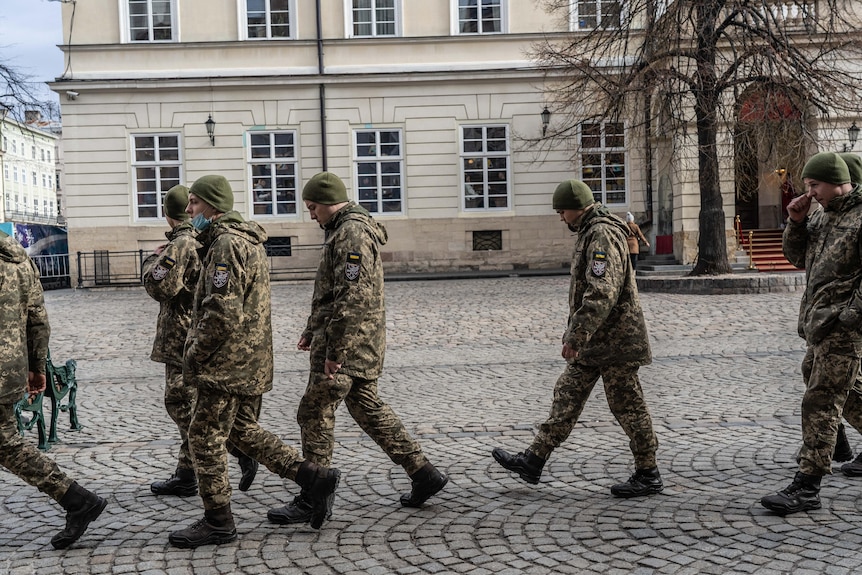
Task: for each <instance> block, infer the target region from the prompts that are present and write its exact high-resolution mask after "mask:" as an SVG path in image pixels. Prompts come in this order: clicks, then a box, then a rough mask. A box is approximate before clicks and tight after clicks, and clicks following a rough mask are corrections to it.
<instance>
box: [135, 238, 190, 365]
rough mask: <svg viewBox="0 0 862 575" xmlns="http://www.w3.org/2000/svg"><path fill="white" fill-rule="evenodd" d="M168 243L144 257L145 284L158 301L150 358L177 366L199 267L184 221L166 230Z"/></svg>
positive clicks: (181, 356)
mask: <svg viewBox="0 0 862 575" xmlns="http://www.w3.org/2000/svg"><path fill="white" fill-rule="evenodd" d="M165 236H166V237H167V238H168V243H167V245H165V247H164V249H163V250H162V253H161V254H159V255H156V254H150V256H149V257H147V259H145V260H144V265H143V268H144V287H145V288H146V290H147V293H148V294H150V297H152V298H153V299H154V300H156V301H157V302H159V319H158V320H157V321H156V339H155V340H154V341H153V352H152V353H151V354H150V359H152V360H153V361H158V362H161V363H167V364H170V365H175V366H177V367H180V366H182V365H183V346H184V345H185V343H186V334H188V331H189V325H190V324H191V321H192V308H193V307H194V302H195V287H196V286H197V283H198V276H199V275H200V271H201V262H200V259H199V258H198V251H197V249H198V246H199V244H198V242H197V240H195V229H194V228H193V227H192V225H191V224H190V223H189V222H183V223H182V224H180V225H178V226H177V227H175V228H174V229H172V230H170V231H168V232H165Z"/></svg>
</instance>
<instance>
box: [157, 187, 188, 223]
mask: <svg viewBox="0 0 862 575" xmlns="http://www.w3.org/2000/svg"><path fill="white" fill-rule="evenodd" d="M188 205H189V189H188V188H187V187H185V186H183V185H176V186H174V187H173V188H171V189H170V190H168V193H167V194H165V201H164V204H163V205H162V208H164V213H165V215H166V216H167V217H169V218H171V219H173V220H187V219H189V215H188V214H187V213H186V206H188Z"/></svg>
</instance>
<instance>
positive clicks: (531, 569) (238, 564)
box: [0, 276, 862, 575]
mask: <svg viewBox="0 0 862 575" xmlns="http://www.w3.org/2000/svg"><path fill="white" fill-rule="evenodd" d="M311 288H312V286H311V284H310V283H306V282H301V283H278V284H274V285H273V315H274V318H273V324H274V327H275V329H276V330H277V333H276V337H275V352H276V357H275V367H276V381H275V389H274V390H273V391H272V392H271V393H269V394H268V395H267V396H266V397H265V399H264V409H263V414H262V416H261V422H262V423H263V425H264V426H265V427H268V428H269V429H271V430H272V431H275V432H276V433H278V434H280V435H281V436H282V437H283V438H284V439H285V440H286V441H287V442H289V443H291V444H293V445H296V446H298V445H299V430H298V426H297V424H296V421H295V414H296V407H297V403H298V401H299V398H300V396H301V394H302V391H303V389H304V387H305V380H306V377H307V365H308V364H307V361H308V358H307V355H306V354H305V353H303V352H299V351H297V350H296V348H295V344H296V341H297V340H298V338H299V335H300V332H301V330H302V327H303V326H304V324H305V319H306V317H307V311H308V307H309V303H310V298H311ZM386 289H387V317H388V327H389V334H388V338H389V347H388V352H387V358H386V371H385V374H384V376H383V377H382V379H381V393H382V395H383V397H384V399H386V400H387V401H389V403H390V404H391V405H392V406H393V407H394V408H395V410H396V412H398V413H399V414H400V415H401V417H402V419H403V420H404V422H405V424H406V425H407V427H408V429H409V430H411V431H413V432H415V434H416V436H417V438H418V439H419V440H420V442H421V444H422V446H423V448H424V449H425V451H426V452H427V454H428V455H429V457H430V458H431V460H432V461H433V462H434V463H435V464H436V465H438V466H440V467H441V468H443V469H444V470H445V471H446V472H447V473H448V474H449V476H450V477H451V481H450V483H449V485H448V486H447V488H446V489H445V490H444V491H443V492H442V493H441V496H439V497H435V498H434V499H432V500H431V501H430V502H429V503H430V504H429V505H428V506H426V507H425V508H423V509H418V510H417V509H405V508H402V507H400V505H399V503H398V497H399V494H400V493H403V492H405V491H407V490H409V480H408V478H407V476H406V475H405V474H404V473H403V471H402V470H401V469H400V468H396V467H394V466H393V465H392V464H391V462H389V460H388V459H387V458H386V457H385V456H384V455H383V453H382V452H381V451H380V450H379V449H378V448H377V447H376V445H374V443H373V442H371V441H370V440H369V439H368V437H366V436H364V435H363V434H362V433H361V432H360V431H359V429H358V427H357V426H356V425H355V424H354V423H353V421H352V420H351V419H350V416H349V414H348V413H347V411H346V409H344V408H342V409H341V410H340V411H339V417H340V419H339V420H338V425H337V430H336V435H337V438H338V445H337V447H336V451H335V465H336V466H337V467H339V468H340V469H341V470H342V472H343V478H342V482H341V487H340V489H339V491H338V494H337V498H336V503H335V511H334V515H333V518H332V520H331V521H329V522H328V523H326V524H324V527H323V529H322V530H320V531H319V532H318V531H314V530H312V529H311V528H309V527H308V526H277V525H271V524H269V523H268V522H267V520H266V510H267V509H268V508H270V507H273V506H277V505H281V504H283V503H285V502H287V501H288V500H290V499H292V497H293V496H294V495H295V494H296V493H297V489H296V487H295V486H294V485H293V484H289V483H288V484H285V483H284V482H283V481H282V480H281V479H280V478H278V477H277V476H276V475H274V474H272V473H270V472H269V471H267V470H265V469H263V468H261V471H260V472H259V474H258V478H257V480H256V481H255V483H254V485H253V486H252V488H251V490H249V491H248V492H247V493H241V492H239V491H238V490H235V491H234V494H233V504H232V505H233V510H234V514H235V517H236V520H237V530H238V532H239V538H238V540H237V541H236V542H234V543H231V544H227V545H222V546H218V547H202V548H199V549H197V550H179V549H174V548H172V547H171V546H169V545H168V541H167V536H168V533H169V532H170V531H172V530H174V529H176V528H178V527H181V526H185V525H187V524H188V523H190V522H191V521H193V520H195V519H197V518H198V517H199V516H201V514H202V508H201V503H200V499H199V498H197V497H193V498H174V497H161V498H157V497H155V496H153V495H152V494H151V493H150V490H149V484H150V482H151V481H153V480H155V479H162V478H166V477H167V476H169V475H170V473H171V471H172V470H173V468H174V466H175V462H176V450H177V445H178V437H177V433H176V430H175V428H174V426H173V424H172V422H170V420H169V418H168V416H167V414H166V413H165V410H164V408H163V406H162V389H163V383H164V377H163V376H164V371H163V367H162V366H161V364H156V363H153V362H151V361H150V360H149V352H150V346H151V343H152V334H153V331H154V326H155V318H156V313H157V309H158V307H157V304H156V303H154V302H152V301H151V300H150V299H149V298H148V297H147V295H146V293H145V292H144V291H143V289H127V290H88V291H85V290H78V291H72V290H62V291H54V292H47V293H46V300H47V305H48V310H49V314H50V318H51V323H52V326H53V334H52V345H51V348H52V354H53V357H54V359H55V361H57V362H60V363H62V362H63V361H65V360H66V359H69V358H74V359H76V360H77V362H78V381H79V385H80V392H79V402H78V403H79V417H80V420H81V422H82V423H83V424H84V426H85V428H84V429H83V430H82V431H80V432H76V433H74V432H69V431H66V430H64V431H62V432H61V434H60V438H61V443H60V444H58V445H56V446H55V447H53V448H52V449H51V450H50V452H49V453H50V455H51V456H52V457H54V458H56V460H57V461H58V462H59V463H60V464H61V466H62V467H63V468H64V469H65V470H67V471H68V472H69V473H70V474H71V475H72V476H73V477H75V478H76V479H77V480H78V481H79V482H80V483H81V484H82V485H84V486H85V487H88V488H91V489H93V490H94V491H96V492H98V493H99V494H101V495H103V496H107V497H108V498H109V506H108V508H107V509H106V510H105V513H104V514H103V515H102V517H101V518H99V520H97V521H96V522H95V523H94V524H93V525H92V526H91V527H90V529H89V530H88V531H87V533H86V534H85V535H84V537H83V538H82V539H81V540H80V541H79V542H78V543H76V544H75V545H74V546H73V547H72V548H70V549H68V550H66V551H55V550H53V549H52V548H51V545H50V542H49V540H50V538H51V536H52V535H53V534H54V533H55V532H56V531H57V530H59V529H60V528H61V526H62V524H63V513H62V511H61V509H60V508H59V507H58V506H56V505H55V504H54V503H53V502H52V501H50V500H49V498H47V497H46V496H44V495H42V494H40V493H38V492H37V491H36V490H35V489H34V488H31V487H29V486H27V485H25V484H24V483H22V482H21V481H20V480H18V479H17V478H15V477H13V476H11V475H9V474H7V473H5V472H2V471H0V478H2V481H0V502H2V514H0V573H13V574H30V573H41V574H49V573H50V574H54V573H75V574H77V573H104V574H116V575H120V574H132V573H140V574H146V575H155V574H160V573H167V574H170V575H181V574H207V575H209V574H213V575H215V574H222V573H249V574H258V573H309V574H315V575H317V574H320V575H323V574H330V573H339V574H363V573H369V574H388V573H400V574H411V573H465V574H471V575H480V574H491V573H507V574H515V573H621V574H622V573H638V574H649V573H679V574H683V573H692V574H696V573H716V574H719V573H721V574H726V573H763V574H771V573H776V574H777V573H812V574H814V573H817V574H820V573H829V574H840V573H857V572H859V570H860V569H862V554H860V552H859V549H860V546H862V503H860V501H862V498H860V494H862V480H851V479H848V478H845V477H843V476H842V475H841V474H840V473H839V474H838V475H834V476H832V477H830V478H827V479H826V480H824V489H823V491H822V493H821V495H822V498H823V509H822V510H819V511H814V512H810V513H802V514H799V515H794V516H791V517H788V518H784V519H783V518H780V517H777V516H774V515H771V514H770V513H768V512H767V511H766V510H764V509H763V508H761V506H760V504H759V498H760V497H761V496H762V495H764V494H766V493H768V492H769V491H771V490H777V489H779V488H782V487H784V486H785V485H786V484H787V483H788V482H789V481H790V479H791V478H792V475H793V473H794V470H795V464H794V461H793V458H794V454H795V451H796V449H797V447H798V444H799V442H800V430H799V403H800V399H801V396H802V381H801V376H800V374H799V363H800V361H801V359H802V355H803V342H802V340H801V339H800V338H799V337H798V336H797V335H796V313H797V310H798V305H799V297H800V294H799V293H798V292H797V293H772V294H763V295H710V296H699V295H673V294H657V293H643V294H641V299H642V301H643V304H644V307H645V310H646V316H647V322H648V326H649V328H650V335H651V338H652V350H653V355H654V361H653V364H652V365H650V366H647V367H645V368H642V369H641V372H640V373H641V380H642V383H643V388H644V391H645V394H646V396H647V400H648V403H649V405H650V407H651V410H652V414H653V418H654V422H655V425H656V432H657V434H658V437H659V441H660V444H661V445H660V449H659V465H660V467H661V471H662V473H663V476H664V481H665V485H666V487H665V491H664V493H663V494H661V495H657V496H653V497H650V498H645V499H638V500H619V499H615V498H613V497H612V496H611V495H610V493H609V487H610V486H611V485H612V484H613V483H616V482H619V481H622V480H625V479H626V478H627V477H628V476H629V474H630V473H631V472H632V461H631V454H630V452H629V450H628V447H627V439H626V438H625V435H624V434H623V433H622V431H621V429H620V428H619V426H618V425H617V424H616V422H615V421H614V419H613V417H612V415H611V413H610V411H609V410H608V407H607V404H606V402H605V398H604V393H603V392H602V390H601V388H600V386H599V387H597V389H596V391H595V392H594V394H593V397H592V398H591V399H590V401H589V403H588V404H587V407H586V409H585V411H584V414H583V416H582V421H581V422H580V423H579V425H578V426H577V427H576V428H575V430H574V432H573V433H572V435H571V437H570V438H569V440H568V442H567V443H566V444H564V446H563V447H561V448H560V449H559V450H557V451H556V452H555V453H554V454H553V456H552V457H551V459H550V460H549V462H548V464H547V466H546V468H545V469H546V472H545V474H544V475H543V477H542V481H541V483H540V484H539V485H537V486H529V485H527V484H526V483H524V482H522V481H520V480H518V479H517V478H515V477H514V476H513V475H512V474H510V473H508V472H506V471H505V470H503V469H502V468H501V467H500V466H498V465H497V464H496V463H495V462H494V461H493V459H492V458H491V456H490V452H491V449H492V448H493V447H495V446H502V447H505V448H507V449H510V450H516V451H517V450H521V449H523V448H524V447H525V446H526V445H527V444H528V443H529V441H530V439H531V437H532V435H533V433H534V424H536V423H538V422H540V421H542V420H543V419H544V418H545V416H546V414H547V410H548V407H549V405H550V400H551V394H552V389H553V385H554V382H555V380H556V378H557V376H558V375H559V373H560V372H561V370H562V369H563V362H562V360H561V358H560V357H559V351H560V343H559V338H560V335H561V333H562V331H563V329H564V326H565V321H566V297H567V292H568V278H567V277H564V276H557V277H538V278H503V279H483V280H447V281H427V282H392V283H388V284H387V288H386ZM61 421H63V420H61ZM65 422H66V424H68V419H66V420H65ZM849 435H850V440H851V444H853V446H854V448H855V449H856V450H857V451H858V449H859V448H862V440H860V437H859V435H858V434H857V433H856V432H855V431H850V434H849ZM28 437H29V438H30V439H31V440H33V441H34V442H35V440H36V438H35V434H34V433H33V432H30V433H28ZM231 473H232V484H233V485H234V486H235V485H236V483H237V481H238V479H239V468H238V467H237V466H236V463H235V461H233V460H232V461H231Z"/></svg>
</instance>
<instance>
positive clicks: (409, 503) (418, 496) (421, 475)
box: [401, 462, 449, 507]
mask: <svg viewBox="0 0 862 575" xmlns="http://www.w3.org/2000/svg"><path fill="white" fill-rule="evenodd" d="M410 479H411V480H412V481H413V485H412V487H411V489H410V493H405V494H404V495H402V496H401V505H403V506H404V507H422V504H423V503H425V502H426V501H428V499H429V498H430V497H431V496H432V495H434V494H436V493H437V492H439V491H440V490H441V489H443V486H444V485H446V484H447V483H449V478H448V477H446V475H445V474H444V473H440V472H439V471H438V470H437V468H436V467H434V466H433V465H431V463H430V462H429V463H426V464H425V465H423V466H422V467H421V468H420V469H419V471H417V472H416V473H413V474H412V475H410Z"/></svg>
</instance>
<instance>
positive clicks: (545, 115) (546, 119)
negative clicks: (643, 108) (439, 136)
mask: <svg viewBox="0 0 862 575" xmlns="http://www.w3.org/2000/svg"><path fill="white" fill-rule="evenodd" d="M550 122H551V111H550V110H549V109H548V107H547V106H545V109H544V110H542V137H543V138H544V137H545V134H547V133H548V124H549V123H550ZM854 126H855V124H854ZM857 130H858V128H857ZM856 134H857V136H858V135H859V132H858V131H857V132H856Z"/></svg>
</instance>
